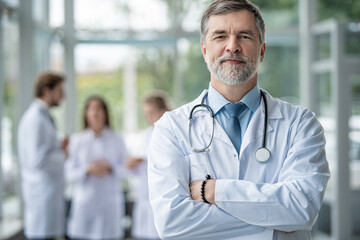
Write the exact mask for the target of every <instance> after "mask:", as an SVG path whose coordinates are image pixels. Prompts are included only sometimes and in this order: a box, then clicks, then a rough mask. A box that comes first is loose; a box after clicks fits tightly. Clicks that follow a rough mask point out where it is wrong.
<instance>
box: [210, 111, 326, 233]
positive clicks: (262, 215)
mask: <svg viewBox="0 0 360 240" xmlns="http://www.w3.org/2000/svg"><path fill="white" fill-rule="evenodd" d="M294 131H295V132H294V137H293V138H292V139H290V140H289V141H290V142H289V143H288V144H291V146H290V148H289V150H288V153H287V156H285V160H284V162H283V167H282V169H281V172H280V173H279V179H278V182H277V183H274V184H271V183H261V184H257V183H253V182H249V181H244V180H230V179H223V180H217V181H216V188H215V202H216V204H217V206H219V207H220V208H221V209H222V210H224V211H225V212H227V213H229V214H231V215H232V216H235V217H236V218H238V219H239V220H242V221H244V222H247V223H249V224H254V225H257V226H263V227H267V228H272V229H276V230H280V231H296V230H309V229H311V227H312V225H313V223H314V221H315V219H316V217H317V215H318V212H319V210H320V207H321V204H322V200H323V196H324V192H325V188H326V185H327V181H328V179H329V177H330V173H329V168H328V164H327V161H326V156H325V150H324V147H325V138H324V132H323V129H322V127H321V125H320V123H319V122H318V121H317V119H316V118H315V116H314V115H313V113H311V112H310V111H305V113H304V114H303V116H302V118H301V120H300V122H299V124H298V126H297V129H294Z"/></svg>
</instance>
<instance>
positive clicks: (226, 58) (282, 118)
mask: <svg viewBox="0 0 360 240" xmlns="http://www.w3.org/2000/svg"><path fill="white" fill-rule="evenodd" d="M264 38H265V24H264V21H263V19H262V16H261V13H260V12H259V9H258V8H257V6H255V5H254V4H252V3H251V2H249V1H247V0H216V1H214V2H213V3H212V4H211V5H210V6H209V7H208V8H207V9H206V11H205V12H204V14H203V17H202V20H201V50H202V53H203V56H204V60H205V62H206V63H207V66H208V68H209V71H210V73H211V80H210V84H209V89H208V90H205V91H204V92H203V93H202V94H201V95H200V96H199V97H198V99H196V100H195V101H194V102H192V103H189V104H186V105H184V106H182V107H180V108H178V109H176V110H174V111H172V112H169V113H165V114H164V116H163V117H162V118H161V119H160V120H159V121H158V122H157V123H156V124H155V129H154V132H153V137H152V142H151V147H150V155H149V166H148V171H149V191H150V201H151V204H152V207H153V210H154V216H155V224H156V228H157V231H158V233H159V235H160V237H161V239H197V240H201V239H204V240H205V239H206V240H209V239H214V240H218V239H222V240H224V239H246V240H251V239H254V240H258V239H295V240H296V239H298V240H306V239H310V238H311V236H310V230H311V228H312V225H313V224H314V222H315V220H316V217H317V215H318V212H319V210H320V207H321V204H322V201H323V196H324V192H325V188H326V184H327V181H328V179H329V176H330V174H329V168H328V163H327V160H326V156H325V150H324V146H325V138H324V132H323V129H322V127H321V125H320V123H319V122H318V120H317V119H316V117H315V115H314V113H312V112H311V111H309V110H307V109H304V108H302V107H295V106H292V105H290V104H288V103H285V102H282V101H280V100H279V99H276V98H273V97H272V96H270V95H269V94H268V93H267V92H265V91H263V90H260V88H259V86H258V83H257V68H258V64H259V63H261V62H262V61H263V59H264V55H265V50H266V44H265V39H264ZM200 103H202V104H204V105H205V106H204V105H203V106H200V107H196V106H197V105H198V104H200ZM210 112H212V113H210ZM211 114H213V115H214V118H215V119H214V121H213V120H212V119H211V117H210V115H211ZM190 116H191V125H190V126H189V125H188V119H189V118H190ZM265 127H266V128H265ZM213 128H214V129H213ZM259 148H260V149H262V150H264V151H263V152H262V154H260V155H258V154H257V150H258V149H259Z"/></svg>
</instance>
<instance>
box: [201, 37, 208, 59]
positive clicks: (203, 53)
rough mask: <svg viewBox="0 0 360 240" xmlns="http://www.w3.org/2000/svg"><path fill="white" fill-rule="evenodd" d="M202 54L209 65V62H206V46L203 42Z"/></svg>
mask: <svg viewBox="0 0 360 240" xmlns="http://www.w3.org/2000/svg"><path fill="white" fill-rule="evenodd" d="M201 52H202V55H203V57H204V61H205V62H206V63H207V60H206V46H205V44H204V43H203V42H201Z"/></svg>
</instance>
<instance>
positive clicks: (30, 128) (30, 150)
mask: <svg viewBox="0 0 360 240" xmlns="http://www.w3.org/2000/svg"><path fill="white" fill-rule="evenodd" d="M18 156H19V159H20V165H21V177H22V191H23V198H24V207H25V214H24V221H25V235H26V237H28V238H47V237H48V238H50V237H56V236H62V235H63V234H64V230H65V200H64V177H63V166H64V160H65V155H64V154H63V152H62V150H61V143H60V141H59V140H58V139H57V137H56V129H55V128H54V126H53V124H52V123H51V120H50V113H49V109H48V107H47V106H46V105H45V103H44V102H42V101H41V100H39V99H37V100H35V101H34V102H33V103H32V104H31V105H30V107H29V108H28V109H27V110H26V112H25V113H24V115H23V117H22V119H21V121H20V124H19V129H18Z"/></svg>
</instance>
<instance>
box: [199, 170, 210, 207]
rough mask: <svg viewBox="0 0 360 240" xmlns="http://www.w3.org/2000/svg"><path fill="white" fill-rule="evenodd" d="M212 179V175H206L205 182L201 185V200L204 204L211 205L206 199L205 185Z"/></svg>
mask: <svg viewBox="0 0 360 240" xmlns="http://www.w3.org/2000/svg"><path fill="white" fill-rule="evenodd" d="M209 179H211V177H210V175H206V177H205V179H204V181H202V183H201V199H202V200H203V202H204V203H207V204H210V203H209V202H208V201H207V200H206V199H205V184H206V182H207V180H209Z"/></svg>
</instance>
